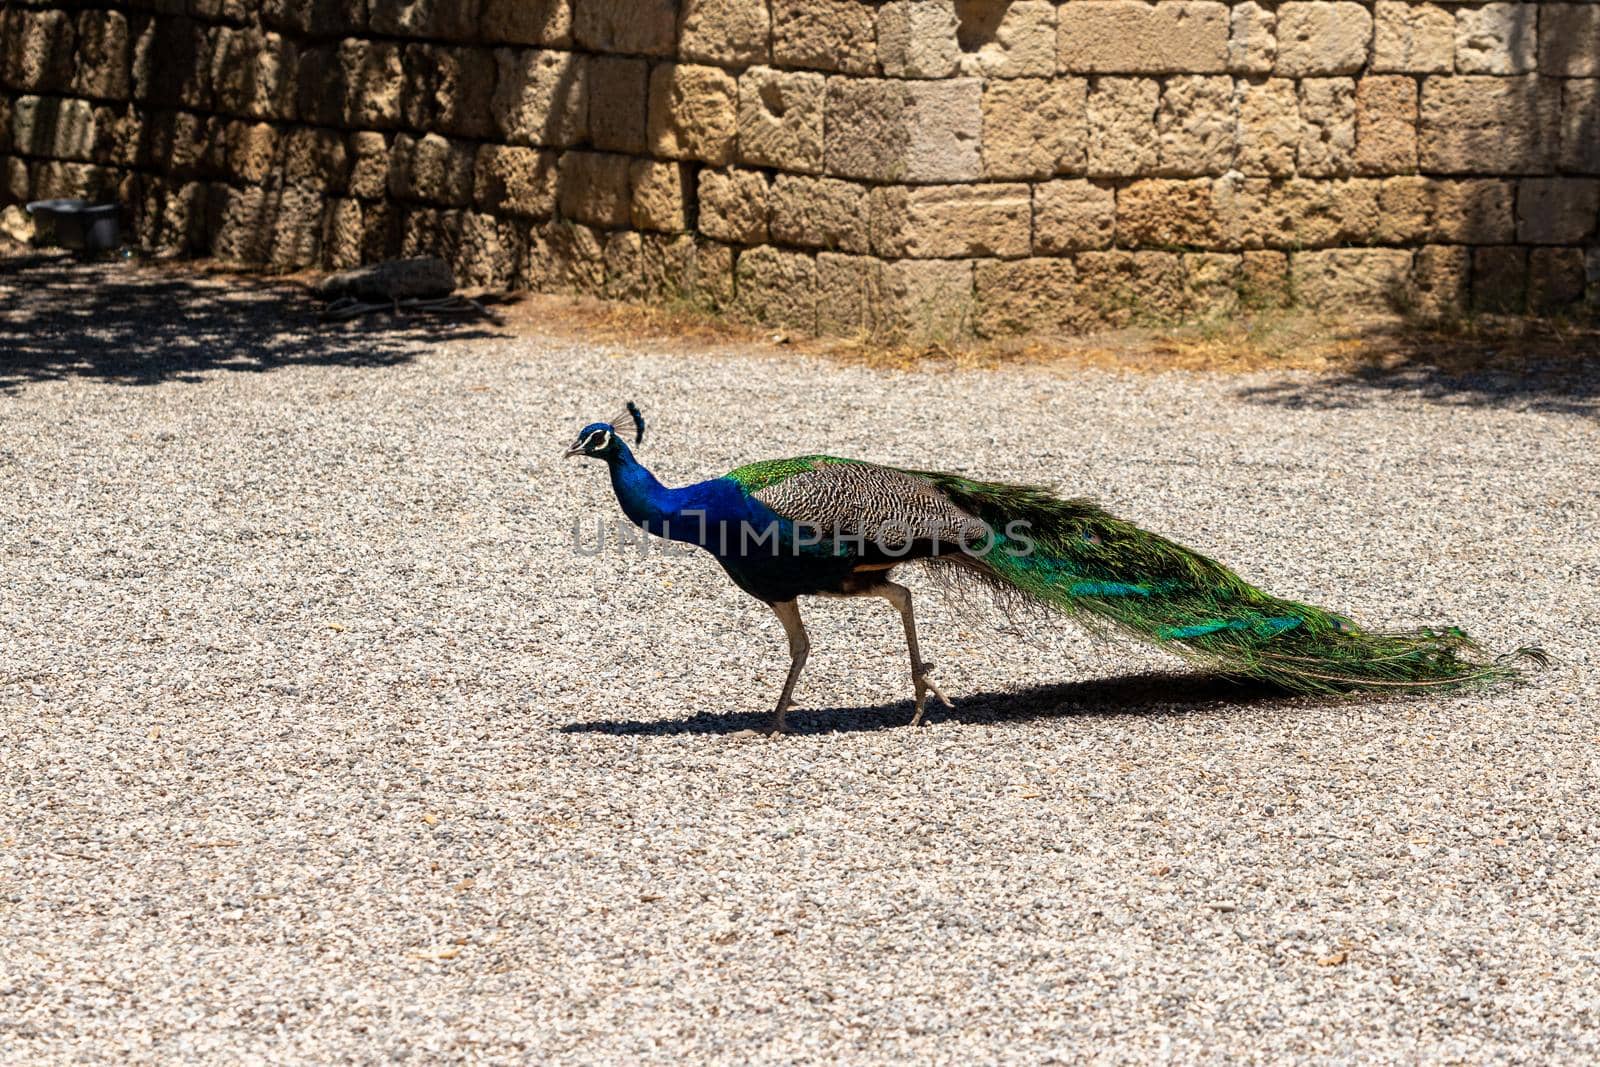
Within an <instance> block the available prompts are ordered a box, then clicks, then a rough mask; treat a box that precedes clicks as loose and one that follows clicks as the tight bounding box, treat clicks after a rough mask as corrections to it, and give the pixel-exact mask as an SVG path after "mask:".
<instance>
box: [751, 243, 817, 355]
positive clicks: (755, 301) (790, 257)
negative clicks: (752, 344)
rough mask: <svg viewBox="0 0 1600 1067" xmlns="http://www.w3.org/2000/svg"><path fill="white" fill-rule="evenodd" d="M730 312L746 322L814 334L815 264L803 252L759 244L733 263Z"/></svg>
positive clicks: (815, 327) (815, 323) (815, 306)
mask: <svg viewBox="0 0 1600 1067" xmlns="http://www.w3.org/2000/svg"><path fill="white" fill-rule="evenodd" d="M733 312H734V314H735V315H736V316H737V317H738V318H741V319H744V320H745V321H747V322H756V323H760V324H762V325H764V326H781V327H783V328H785V329H790V330H800V331H802V332H805V333H815V332H816V329H817V264H816V261H815V260H814V259H813V258H812V257H811V256H810V255H809V254H807V253H804V252H786V251H783V250H782V249H777V248H773V247H772V246H770V245H762V246H761V247H760V248H752V249H749V250H747V251H744V252H741V253H739V259H738V261H737V262H736V263H735V264H734V282H733Z"/></svg>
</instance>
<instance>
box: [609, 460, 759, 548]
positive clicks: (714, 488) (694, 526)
mask: <svg viewBox="0 0 1600 1067" xmlns="http://www.w3.org/2000/svg"><path fill="white" fill-rule="evenodd" d="M608 462H609V464H610V467H611V488H612V489H613V490H614V491H615V492H616V494H617V503H619V504H621V505H622V511H623V513H624V514H625V515H627V516H628V518H629V519H631V520H632V521H633V522H634V523H635V524H636V525H638V526H642V527H644V529H646V530H648V531H649V532H650V533H653V534H655V535H656V536H658V537H670V538H671V539H672V540H674V541H684V542H687V543H688V544H692V545H699V546H700V547H701V548H704V549H707V550H709V551H711V552H713V553H714V554H716V555H718V556H722V555H724V554H725V553H728V552H735V553H737V552H738V551H742V549H739V548H733V547H731V546H736V545H742V544H743V542H742V541H741V540H740V534H739V531H740V528H741V527H748V528H749V529H751V530H754V531H758V532H759V531H761V530H764V529H765V528H766V527H767V525H768V524H771V523H780V522H781V520H780V519H779V518H778V516H777V515H776V514H774V513H773V512H772V511H771V510H770V509H768V508H767V506H766V505H765V504H763V503H761V502H760V501H758V500H755V499H754V498H752V497H750V496H748V495H746V494H745V492H744V490H743V488H741V487H740V485H739V483H737V482H735V481H734V480H733V479H731V478H712V479H710V480H709V481H704V482H696V483H695V484H693V485H686V486H683V487H682V488H681V489H668V488H667V487H666V486H664V485H662V484H661V483H660V482H658V481H656V476H655V475H653V474H651V473H650V472H649V471H647V470H645V469H644V465H643V464H641V463H640V462H639V461H638V460H636V459H634V458H633V453H632V452H630V451H628V446H627V445H625V444H623V443H622V442H621V441H618V442H617V451H616V454H615V455H614V456H611V457H609V459H608Z"/></svg>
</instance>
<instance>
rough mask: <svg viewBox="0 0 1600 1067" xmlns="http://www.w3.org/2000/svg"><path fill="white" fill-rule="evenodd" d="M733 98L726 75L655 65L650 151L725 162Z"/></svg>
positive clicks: (733, 130)
mask: <svg viewBox="0 0 1600 1067" xmlns="http://www.w3.org/2000/svg"><path fill="white" fill-rule="evenodd" d="M580 10H581V9H580ZM738 99H739V85H738V82H736V81H734V78H733V75H731V74H729V73H728V72H727V71H724V70H720V69H718V68H716V67H702V66H694V65H691V64H686V63H663V64H661V65H660V66H658V67H656V68H655V69H654V70H652V71H651V72H650V104H649V109H650V110H649V114H648V118H647V121H646V127H645V129H646V137H647V139H648V140H649V142H650V150H651V151H652V152H653V153H654V154H656V155H658V156H666V157H668V158H671V159H698V160H702V161H704V162H706V163H712V164H717V165H721V164H725V163H728V162H730V161H731V160H732V159H733V156H734V144H735V141H736V139H737V137H738V131H739V125H738V103H737V102H738Z"/></svg>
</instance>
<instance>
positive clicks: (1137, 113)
mask: <svg viewBox="0 0 1600 1067" xmlns="http://www.w3.org/2000/svg"><path fill="white" fill-rule="evenodd" d="M1085 2H1087V0H1085ZM1160 102H1161V85H1160V83H1159V82H1157V81H1156V80H1155V79H1154V78H1096V79H1094V82H1093V83H1092V84H1091V86H1090V88H1089V96H1088V101H1087V105H1086V107H1087V110H1088V115H1089V176H1090V177H1091V178H1123V177H1131V176H1134V175H1139V174H1153V173H1155V170H1156V167H1157V164H1158V163H1159V161H1160V158H1161V154H1160V153H1161V149H1160V144H1159V142H1158V141H1157V140H1156V130H1155V125H1156V109H1157V107H1159V106H1160Z"/></svg>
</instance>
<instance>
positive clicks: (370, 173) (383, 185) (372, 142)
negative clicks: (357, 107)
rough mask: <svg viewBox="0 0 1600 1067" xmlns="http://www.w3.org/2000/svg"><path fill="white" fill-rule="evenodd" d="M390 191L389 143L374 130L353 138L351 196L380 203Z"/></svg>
mask: <svg viewBox="0 0 1600 1067" xmlns="http://www.w3.org/2000/svg"><path fill="white" fill-rule="evenodd" d="M388 187H389V141H388V138H386V137H385V136H384V135H383V134H381V133H377V132H376V131H373V130H358V131H356V132H355V133H352V134H351V135H350V195H351V196H359V197H361V198H362V199H363V200H377V199H378V198H380V197H382V196H383V195H384V192H385V190H387V189H388Z"/></svg>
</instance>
